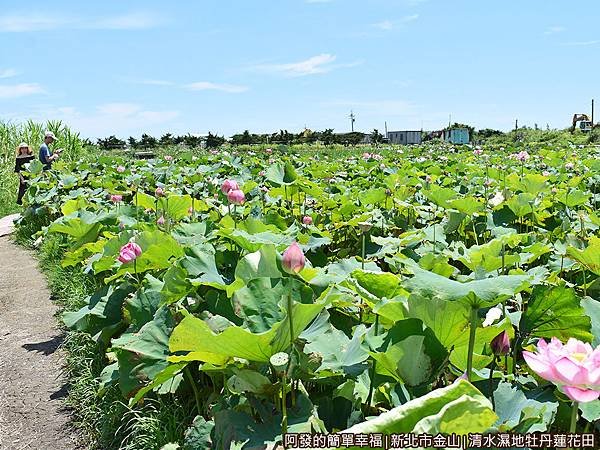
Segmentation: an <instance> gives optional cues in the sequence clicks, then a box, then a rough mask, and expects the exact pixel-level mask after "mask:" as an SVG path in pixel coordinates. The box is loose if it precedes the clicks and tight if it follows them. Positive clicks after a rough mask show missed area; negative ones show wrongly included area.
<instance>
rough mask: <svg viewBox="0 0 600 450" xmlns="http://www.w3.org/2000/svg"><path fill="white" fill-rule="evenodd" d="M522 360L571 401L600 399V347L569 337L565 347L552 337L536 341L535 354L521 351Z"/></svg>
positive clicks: (582, 401) (584, 401) (583, 401)
mask: <svg viewBox="0 0 600 450" xmlns="http://www.w3.org/2000/svg"><path fill="white" fill-rule="evenodd" d="M523 358H525V361H526V362H527V364H528V365H529V367H531V369H532V370H533V371H534V372H535V373H537V374H538V375H539V376H540V377H542V378H544V379H545V380H548V381H550V382H552V383H554V384H555V385H556V386H558V388H559V389H560V390H561V391H562V392H563V393H564V394H565V395H566V396H567V397H569V398H570V399H571V400H573V401H575V402H581V403H586V402H591V401H593V400H596V399H597V398H598V397H599V396H600V346H598V347H597V348H596V349H595V350H594V349H593V348H592V346H591V345H590V344H587V343H583V342H581V341H579V340H577V339H574V338H570V339H569V340H568V341H567V343H566V344H565V345H563V344H562V342H560V341H559V340H558V339H557V338H555V337H553V338H552V340H551V341H550V343H549V344H548V343H546V341H545V340H544V339H540V340H539V341H538V343H537V352H536V353H534V352H527V351H524V352H523Z"/></svg>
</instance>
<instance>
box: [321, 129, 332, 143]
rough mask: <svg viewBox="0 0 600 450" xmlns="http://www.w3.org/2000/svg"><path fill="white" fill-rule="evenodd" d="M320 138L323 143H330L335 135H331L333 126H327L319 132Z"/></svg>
mask: <svg viewBox="0 0 600 450" xmlns="http://www.w3.org/2000/svg"><path fill="white" fill-rule="evenodd" d="M321 140H322V141H323V144H325V145H331V144H333V142H334V141H335V136H334V135H333V128H327V129H326V130H325V131H323V132H322V133H321Z"/></svg>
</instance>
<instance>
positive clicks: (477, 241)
mask: <svg viewBox="0 0 600 450" xmlns="http://www.w3.org/2000/svg"><path fill="white" fill-rule="evenodd" d="M471 225H473V234H474V235H475V244H477V245H479V238H478V237H477V230H476V229H475V220H474V219H471Z"/></svg>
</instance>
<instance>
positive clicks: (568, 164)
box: [565, 162, 575, 170]
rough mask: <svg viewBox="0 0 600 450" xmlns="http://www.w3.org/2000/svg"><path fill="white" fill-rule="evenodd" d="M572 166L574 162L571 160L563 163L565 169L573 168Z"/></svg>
mask: <svg viewBox="0 0 600 450" xmlns="http://www.w3.org/2000/svg"><path fill="white" fill-rule="evenodd" d="M574 167H575V164H573V163H572V162H568V163H566V164H565V169H567V170H573V168H574Z"/></svg>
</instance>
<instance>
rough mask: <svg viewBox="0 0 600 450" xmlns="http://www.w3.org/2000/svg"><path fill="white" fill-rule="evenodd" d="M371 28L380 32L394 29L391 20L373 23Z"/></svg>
mask: <svg viewBox="0 0 600 450" xmlns="http://www.w3.org/2000/svg"><path fill="white" fill-rule="evenodd" d="M373 26H374V27H375V28H379V29H380V30H386V31H387V30H391V29H392V28H394V23H393V22H392V21H391V20H382V21H381V22H377V23H374V24H373Z"/></svg>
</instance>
